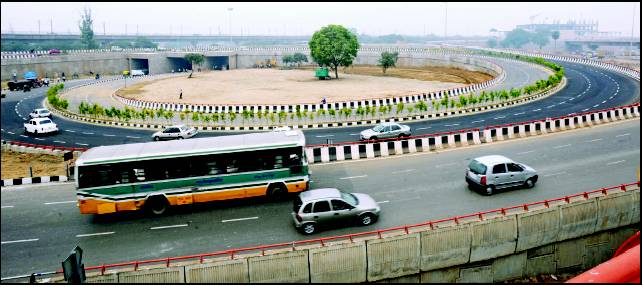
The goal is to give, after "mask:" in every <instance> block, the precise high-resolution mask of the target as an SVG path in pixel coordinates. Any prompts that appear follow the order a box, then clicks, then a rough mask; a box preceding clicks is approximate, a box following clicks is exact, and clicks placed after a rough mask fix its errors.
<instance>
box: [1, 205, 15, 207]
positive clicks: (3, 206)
mask: <svg viewBox="0 0 643 287" xmlns="http://www.w3.org/2000/svg"><path fill="white" fill-rule="evenodd" d="M13 207H14V206H13V205H3V206H2V208H13Z"/></svg>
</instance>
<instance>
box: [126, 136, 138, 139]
mask: <svg viewBox="0 0 643 287" xmlns="http://www.w3.org/2000/svg"><path fill="white" fill-rule="evenodd" d="M125 137H126V138H131V139H140V138H141V137H133V136H125Z"/></svg>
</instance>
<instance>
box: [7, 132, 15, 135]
mask: <svg viewBox="0 0 643 287" xmlns="http://www.w3.org/2000/svg"><path fill="white" fill-rule="evenodd" d="M7 133H8V134H10V135H15V133H14V132H7Z"/></svg>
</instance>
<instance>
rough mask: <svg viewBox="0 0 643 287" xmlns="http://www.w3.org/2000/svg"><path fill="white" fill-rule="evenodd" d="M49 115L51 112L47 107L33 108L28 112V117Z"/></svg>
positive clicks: (45, 116)
mask: <svg viewBox="0 0 643 287" xmlns="http://www.w3.org/2000/svg"><path fill="white" fill-rule="evenodd" d="M49 117H51V112H50V111H49V110H48V109H34V110H33V111H31V113H29V118H32V119H35V118H49Z"/></svg>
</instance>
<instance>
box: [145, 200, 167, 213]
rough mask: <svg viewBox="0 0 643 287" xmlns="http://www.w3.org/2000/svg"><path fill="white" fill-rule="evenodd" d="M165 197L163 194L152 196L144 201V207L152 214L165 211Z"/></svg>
mask: <svg viewBox="0 0 643 287" xmlns="http://www.w3.org/2000/svg"><path fill="white" fill-rule="evenodd" d="M168 205H169V204H168V202H167V199H165V197H164V196H152V197H150V198H149V199H148V200H147V201H146V202H145V207H146V208H147V210H148V211H149V212H151V213H152V214H154V215H161V214H163V213H165V212H166V211H167V208H168Z"/></svg>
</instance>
